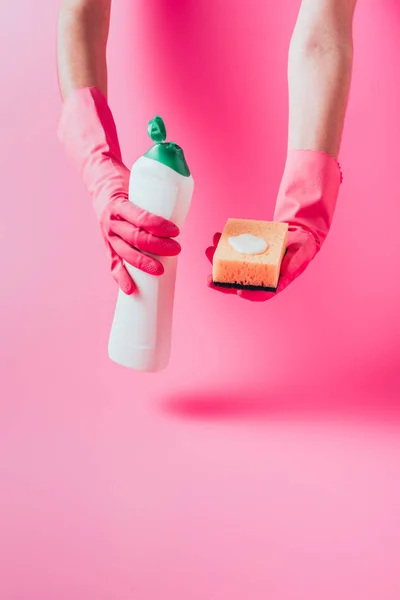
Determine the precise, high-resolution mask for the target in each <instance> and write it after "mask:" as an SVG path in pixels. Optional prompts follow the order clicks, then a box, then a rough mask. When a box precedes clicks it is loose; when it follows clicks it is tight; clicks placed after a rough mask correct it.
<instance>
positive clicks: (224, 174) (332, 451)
mask: <svg viewBox="0 0 400 600" xmlns="http://www.w3.org/2000/svg"><path fill="white" fill-rule="evenodd" d="M56 4H57V3H55V2H52V1H50V0H42V1H41V2H30V1H29V0H18V1H17V0H14V1H13V2H2V3H1V7H0V61H1V69H0V89H1V96H0V131H1V146H0V169H1V183H2V202H1V206H2V211H1V220H0V243H1V253H0V261H1V264H0V267H1V273H2V285H1V289H2V293H1V297H0V303H1V304H0V315H1V317H0V339H1V346H0V360H1V363H0V386H1V388H0V395H1V400H0V532H1V533H0V565H1V567H0V571H1V576H0V597H1V598H2V600H3V599H4V600H55V599H57V600H71V599H73V598H74V599H82V600H103V599H104V600H105V599H107V600H110V599H112V600H127V599H129V600H131V599H133V598H134V599H135V600H136V599H137V600H161V599H163V600H172V599H173V600H219V599H224V600H225V599H228V598H229V599H230V600H243V599H245V598H249V599H251V600H264V599H266V598H268V599H269V600H305V599H310V600H314V599H315V600H317V599H318V600H321V599H323V600H338V599H339V598H340V599H341V600H347V599H349V600H350V599H351V600H354V599H357V600H376V599H377V598H382V599H384V600H395V599H396V600H397V599H398V598H399V597H400V569H399V551H400V438H399V425H400V412H399V401H398V400H399V395H400V375H399V373H400V369H399V367H400V364H399V362H400V359H399V356H400V319H399V303H400V280H399V261H400V244H399V234H398V223H399V218H400V193H399V187H398V181H399V179H398V178H399V151H398V140H399V136H400V110H399V107H400V68H399V64H400V6H399V4H398V2H397V0H382V1H379V2H378V1H377V0H362V1H360V6H359V9H358V13H357V19H356V27H355V38H356V58H355V71H354V80H353V89H352V95H351V101H350V106H349V110H348V120H347V127H346V132H345V139H344V144H343V150H342V154H341V161H342V165H343V171H344V176H345V180H344V184H343V187H342V191H341V196H340V202H339V208H338V210H337V214H336V218H335V222H334V227H333V231H332V233H331V235H330V237H329V239H328V241H327V242H326V245H325V248H324V251H323V254H322V255H320V256H319V257H318V259H317V260H316V261H315V262H314V264H313V265H312V267H310V269H309V270H308V271H307V272H306V273H305V274H304V276H303V277H302V278H301V279H300V280H298V281H297V282H296V283H295V284H294V285H293V286H292V287H291V288H290V289H289V290H288V291H287V292H286V293H284V294H282V296H280V297H279V299H276V300H273V301H272V302H270V303H268V304H263V305H252V304H249V303H246V302H244V301H242V300H239V299H238V298H233V297H226V296H222V295H219V294H217V293H214V292H212V291H210V290H208V289H207V288H206V286H205V279H206V276H207V273H208V271H209V267H208V265H207V262H206V260H205V258H204V249H205V247H206V246H207V245H208V244H209V242H210V240H211V236H212V234H213V232H214V231H215V230H216V229H219V228H221V226H223V224H224V222H225V219H226V218H227V217H228V216H243V217H249V218H252V217H255V218H269V217H270V216H271V214H272V208H273V202H274V195H275V193H276V190H277V187H278V184H279V177H280V175H281V172H282V167H283V161H284V152H285V144H286V112H287V95H286V54H287V46H288V42H289V37H290V33H291V29H292V27H293V24H294V20H295V16H296V10H297V6H298V0H286V1H283V2H279V3H278V4H276V3H275V2H265V0H247V2H246V3H243V2H241V1H239V0H230V2H229V3H228V2H227V0H214V2H199V1H198V0H186V1H185V2H183V1H180V2H178V0H175V1H172V0H146V1H144V0H142V1H139V0H137V1H136V0H135V2H131V1H130V0H119V1H118V0H115V7H114V14H113V22H112V31H111V39H110V47H109V58H110V103H111V105H112V108H113V111H114V113H115V117H116V120H117V123H118V126H119V131H120V137H121V143H122V146H123V150H124V156H125V160H126V162H127V163H128V164H131V163H132V162H133V161H134V160H135V159H136V158H137V157H138V156H139V155H140V154H141V153H143V151H145V150H146V149H147V146H148V140H147V138H146V123H147V120H148V119H149V118H151V117H152V116H154V114H155V113H160V114H162V115H163V116H164V118H165V120H166V122H167V128H168V130H169V132H170V135H171V137H172V138H173V139H175V140H176V141H178V142H179V143H181V144H182V145H183V146H184V148H185V149H186V154H187V158H188V161H189V162H190V165H191V167H192V170H193V174H194V177H195V179H196V182H197V188H196V193H195V198H194V204H193V209H192V212H191V215H190V218H189V221H188V224H187V228H186V230H185V234H184V240H183V242H184V252H183V254H182V257H181V261H180V272H179V281H178V286H177V300H176V320H175V342H174V353H173V360H172V363H171V366H170V368H169V370H168V371H166V372H165V373H162V374H159V375H150V376H149V375H143V374H135V373H133V372H129V371H127V370H123V369H121V368H118V367H117V366H115V365H113V364H112V363H111V362H109V360H108V358H107V339H108V332H109V326H110V323H111V319H112V314H113V308H114V302H115V295H116V290H115V288H114V284H113V282H112V280H111V277H110V276H109V274H108V266H107V264H106V259H105V255H104V251H103V245H102V242H101V239H100V235H99V233H98V229H97V224H96V222H95V218H94V216H93V214H92V209H91V206H90V202H89V200H88V197H87V194H86V192H85V191H84V189H83V187H82V185H81V183H80V182H79V180H78V179H77V177H76V176H75V174H74V173H73V172H72V170H71V167H70V165H69V164H68V163H67V161H66V159H65V157H64V155H63V152H62V150H61V148H60V147H59V145H58V142H57V140H56V137H55V130H56V123H57V118H58V111H59V106H60V103H59V97H58V90H57V84H56V76H55V30H56V14H57V7H56V6H55V5H56ZM228 6H229V9H228V8H227V7H228Z"/></svg>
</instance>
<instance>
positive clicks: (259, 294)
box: [237, 290, 276, 302]
mask: <svg viewBox="0 0 400 600" xmlns="http://www.w3.org/2000/svg"><path fill="white" fill-rule="evenodd" d="M237 295H238V296H239V298H243V300H250V302H266V301H267V300H270V299H271V298H273V297H274V296H276V292H264V291H262V290H260V291H257V290H238V291H237Z"/></svg>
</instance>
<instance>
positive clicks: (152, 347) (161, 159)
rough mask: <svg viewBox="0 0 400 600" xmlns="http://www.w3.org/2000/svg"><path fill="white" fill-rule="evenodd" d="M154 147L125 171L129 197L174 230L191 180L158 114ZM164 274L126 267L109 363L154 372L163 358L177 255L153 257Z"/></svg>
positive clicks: (186, 204) (166, 356) (188, 199)
mask: <svg viewBox="0 0 400 600" xmlns="http://www.w3.org/2000/svg"><path fill="white" fill-rule="evenodd" d="M149 135H150V137H151V139H152V140H153V141H154V142H156V143H155V145H154V146H153V147H152V148H151V149H150V150H149V151H148V152H147V153H146V154H145V155H144V156H142V157H141V158H139V160H138V161H136V162H135V164H134V165H133V167H132V169H131V178H130V185H129V200H130V201H131V202H133V203H134V204H135V205H137V206H139V207H140V208H143V209H145V210H147V211H149V212H151V213H153V214H155V215H158V216H161V217H164V218H165V219H169V220H171V221H173V222H174V223H175V224H176V225H177V226H178V227H179V228H180V229H181V228H182V226H183V224H184V221H185V219H186V216H187V214H188V211H189V208H190V204H191V200H192V194H193V186H194V182H193V178H192V176H191V174H190V171H189V168H188V166H187V163H186V160H185V157H184V154H183V151H182V148H180V147H179V146H177V145H176V144H174V143H172V142H171V143H169V142H165V139H166V130H165V126H164V123H163V121H162V119H161V118H160V117H155V118H154V119H153V120H152V121H150V123H149ZM157 259H158V260H160V261H161V262H162V264H163V265H164V273H163V274H162V275H161V276H159V277H157V276H154V275H149V274H148V273H144V272H143V271H140V270H139V269H136V268H135V267H132V266H131V265H128V264H127V265H126V267H127V269H128V271H129V273H130V275H131V276H132V278H133V279H134V281H135V284H136V286H137V288H138V291H137V293H136V294H133V295H131V296H127V295H126V294H124V293H123V292H122V291H121V290H120V291H119V293H118V300H117V306H116V309H115V314H114V321H113V324H112V328H111V333H110V339H109V344H108V354H109V357H110V358H111V360H113V361H114V362H116V363H118V364H120V365H122V366H125V367H129V368H131V369H136V370H139V371H149V372H154V371H160V370H161V369H164V368H165V367H166V366H167V365H168V362H169V358H170V354H171V334H172V320H173V307H174V295H175V280H176V270H177V257H166V258H164V257H157Z"/></svg>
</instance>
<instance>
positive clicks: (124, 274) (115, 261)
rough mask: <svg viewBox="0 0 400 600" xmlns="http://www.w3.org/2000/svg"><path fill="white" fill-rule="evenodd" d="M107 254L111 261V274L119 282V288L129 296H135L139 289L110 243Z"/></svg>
mask: <svg viewBox="0 0 400 600" xmlns="http://www.w3.org/2000/svg"><path fill="white" fill-rule="evenodd" d="M107 252H108V256H109V260H110V266H111V274H112V276H113V278H114V280H115V281H116V282H117V284H118V287H119V288H120V289H121V290H122V291H123V292H124V293H125V294H127V295H128V296H129V295H131V294H133V293H134V292H135V291H136V289H137V288H136V285H135V282H134V281H133V279H132V277H131V276H130V275H129V273H128V271H127V270H126V268H125V266H124V264H123V262H122V260H121V258H120V257H119V256H118V255H117V254H116V252H115V251H114V250H113V248H112V247H111V246H110V244H109V243H107Z"/></svg>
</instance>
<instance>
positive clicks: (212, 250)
mask: <svg viewBox="0 0 400 600" xmlns="http://www.w3.org/2000/svg"><path fill="white" fill-rule="evenodd" d="M214 254H215V246H209V247H208V248H207V249H206V257H207V258H208V260H209V261H210V263H211V264H213V258H214Z"/></svg>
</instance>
